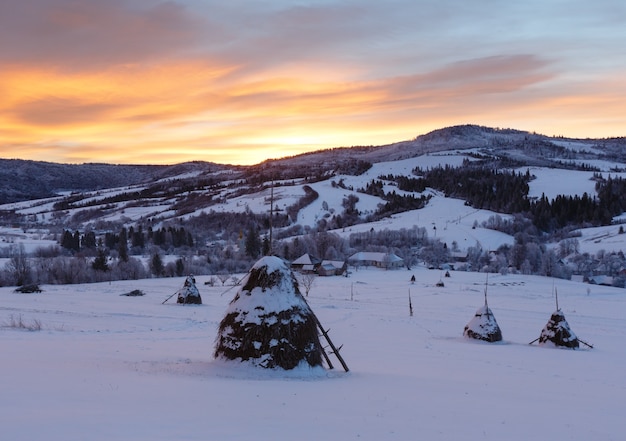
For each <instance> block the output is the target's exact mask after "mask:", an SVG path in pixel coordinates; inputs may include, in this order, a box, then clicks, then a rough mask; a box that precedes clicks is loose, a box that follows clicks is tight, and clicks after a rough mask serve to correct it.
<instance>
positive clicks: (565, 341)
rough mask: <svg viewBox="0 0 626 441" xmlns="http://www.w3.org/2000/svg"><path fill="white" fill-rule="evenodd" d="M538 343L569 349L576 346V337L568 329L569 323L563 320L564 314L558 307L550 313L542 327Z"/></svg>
mask: <svg viewBox="0 0 626 441" xmlns="http://www.w3.org/2000/svg"><path fill="white" fill-rule="evenodd" d="M539 344H540V345H554V346H557V347H565V348H571V349H576V348H578V346H579V344H578V337H576V334H574V332H573V331H572V330H571V329H570V327H569V323H567V320H565V314H563V312H562V311H561V310H560V309H557V310H556V311H554V312H553V313H552V315H551V316H550V320H548V323H546V326H545V327H544V328H543V329H542V331H541V335H540V336H539Z"/></svg>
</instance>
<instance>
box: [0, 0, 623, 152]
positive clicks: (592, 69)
mask: <svg viewBox="0 0 626 441" xmlns="http://www.w3.org/2000/svg"><path fill="white" fill-rule="evenodd" d="M625 22H626V3H624V2H621V1H617V0H598V1H595V2H588V1H579V0H568V1H564V0H553V1H550V2H545V1H539V0H529V1H526V2H503V1H496V0H478V1H475V2H465V1H456V0H438V1H422V0H391V1H385V2H380V1H376V2H374V1H371V0H358V1H357V0H347V1H339V0H320V1H316V2H306V1H301V2H298V1H285V0H272V1H264V0H248V1H241V0H230V1H228V2H221V1H220V2H218V1H213V0H177V1H153V0H108V1H99V0H0V41H2V42H3V44H2V45H1V46H0V157H2V158H20V159H32V160H43V161H52V162H63V163H84V162H107V163H140V164H147V163H149V164H173V163H178V162H183V161H190V160H202V161H211V162H217V163H223V164H256V163H259V162H262V161H263V160H265V159H269V158H280V157H285V156H292V155H295V154H299V153H303V152H307V151H312V150H318V149H323V148H332V147H349V146H355V145H381V144H386V143H391V142H396V141H403V140H407V139H412V138H414V137H416V136H419V135H421V134H424V133H427V132H429V131H431V130H435V129H438V128H442V127H447V126H451V125H457V124H480V125H485V126H490V127H503V128H504V127H506V128H515V129H519V130H528V131H533V132H538V133H543V134H546V135H557V136H567V137H582V138H587V137H592V138H602V137H615V136H626V112H624V111H623V103H624V102H626V80H624V78H626V52H625V51H624V50H623V46H624V43H625V42H626V27H625V26H624V23H625Z"/></svg>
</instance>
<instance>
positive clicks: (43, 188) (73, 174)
mask: <svg viewBox="0 0 626 441" xmlns="http://www.w3.org/2000/svg"><path fill="white" fill-rule="evenodd" d="M220 168H222V167H221V166H218V165H215V164H212V163H208V162H188V163H183V164H176V165H170V166H159V165H112V164H58V163H52V162H43V161H27V160H21V159H0V204H5V203H10V202H18V201H24V200H31V199H43V198H49V197H53V196H56V195H58V194H59V193H60V192H76V191H78V192H80V191H92V190H99V189H104V188H110V187H124V186H128V185H135V184H139V183H146V182H150V181H154V180H156V179H161V178H164V177H168V176H175V175H180V174H184V173H189V172H195V171H213V170H216V169H220Z"/></svg>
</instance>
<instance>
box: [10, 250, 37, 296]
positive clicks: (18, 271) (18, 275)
mask: <svg viewBox="0 0 626 441" xmlns="http://www.w3.org/2000/svg"><path fill="white" fill-rule="evenodd" d="M6 269H7V272H8V273H9V274H10V277H11V279H12V281H13V283H14V284H15V285H16V286H22V285H27V284H29V283H32V274H31V270H30V265H29V263H28V258H27V257H26V251H24V245H23V244H20V245H19V246H18V247H17V248H16V247H11V257H10V259H9V261H8V262H7V263H6Z"/></svg>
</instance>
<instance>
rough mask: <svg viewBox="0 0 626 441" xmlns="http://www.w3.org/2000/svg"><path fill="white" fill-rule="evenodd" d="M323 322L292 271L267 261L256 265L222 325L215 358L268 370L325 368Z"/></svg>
mask: <svg viewBox="0 0 626 441" xmlns="http://www.w3.org/2000/svg"><path fill="white" fill-rule="evenodd" d="M322 351H323V349H322V347H321V345H320V341H319V336H318V330H317V319H316V317H315V315H314V314H313V311H312V310H311V308H310V307H309V305H308V304H307V302H306V300H305V299H304V297H303V296H302V294H301V293H300V290H299V288H298V282H297V280H296V277H295V275H294V274H293V272H292V271H291V269H290V268H289V265H288V264H287V263H286V262H285V261H283V260H282V259H280V258H278V257H273V256H266V257H263V258H261V259H260V260H259V261H258V262H257V263H255V264H254V266H253V267H252V269H251V270H250V272H249V273H248V275H247V276H246V277H245V278H244V279H243V281H242V287H241V289H240V290H239V291H238V292H237V294H236V295H235V297H234V298H233V300H232V301H231V302H230V304H229V306H228V309H227V311H226V315H225V316H224V318H223V319H222V321H221V322H220V325H219V330H218V335H217V339H216V346H215V353H214V355H215V357H216V358H223V359H227V360H239V361H247V362H249V363H251V364H253V365H255V366H261V367H264V368H283V369H293V368H295V367H296V366H298V365H300V364H301V363H304V364H308V365H309V366H321V365H322V357H323V353H322Z"/></svg>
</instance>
